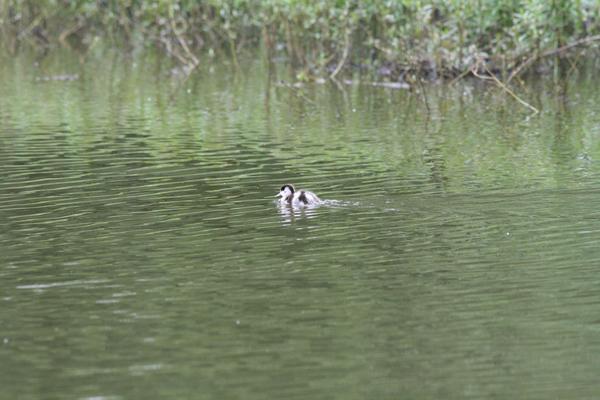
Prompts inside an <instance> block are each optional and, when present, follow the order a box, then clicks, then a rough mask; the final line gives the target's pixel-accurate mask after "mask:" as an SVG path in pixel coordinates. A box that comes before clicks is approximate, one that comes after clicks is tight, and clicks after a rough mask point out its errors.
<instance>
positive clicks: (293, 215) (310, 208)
mask: <svg viewBox="0 0 600 400" xmlns="http://www.w3.org/2000/svg"><path fill="white" fill-rule="evenodd" d="M276 204H277V210H278V211H279V214H280V215H281V222H282V224H284V225H289V224H291V223H293V222H294V221H295V220H298V219H302V218H307V219H309V218H314V217H316V216H317V214H318V209H319V207H323V206H324V205H321V204H315V205H306V206H301V207H295V206H292V205H291V204H285V203H282V202H279V201H277V202H276Z"/></svg>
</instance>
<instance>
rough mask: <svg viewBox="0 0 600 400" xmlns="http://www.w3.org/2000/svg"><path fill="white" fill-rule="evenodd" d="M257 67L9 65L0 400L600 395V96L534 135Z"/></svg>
mask: <svg viewBox="0 0 600 400" xmlns="http://www.w3.org/2000/svg"><path fill="white" fill-rule="evenodd" d="M92 57H93V56H92ZM247 65H248V67H247V69H246V70H245V71H244V72H242V73H236V72H235V70H233V69H232V68H230V67H228V66H225V67H215V68H213V69H211V68H209V67H206V68H205V69H203V70H201V71H200V72H199V73H198V74H196V75H195V76H194V77H193V78H191V79H189V80H187V81H182V80H181V78H179V77H177V76H173V75H172V74H171V71H170V70H169V66H168V65H167V63H165V62H163V61H162V60H160V57H158V56H153V55H151V54H150V55H134V56H133V58H127V57H123V56H119V55H114V54H111V53H105V54H100V55H96V59H95V60H92V61H90V60H88V62H86V63H84V64H79V63H78V60H77V58H76V57H74V56H73V55H69V54H58V55H54V56H51V57H49V58H46V59H42V60H41V61H39V63H37V64H36V63H35V61H34V60H33V59H32V58H31V57H29V56H27V55H21V56H19V57H16V58H14V59H10V60H9V59H5V60H4V61H3V62H2V63H0V90H1V92H2V96H1V97H0V170H1V171H2V180H1V181H0V223H1V224H0V226H1V228H0V250H1V252H0V360H1V361H2V362H0V384H1V386H2V391H1V393H0V398H2V399H15V398H19V399H38V398H57V399H58V398H60V399H131V398H157V399H158V398H194V399H217V398H218V399H234V398H243V399H254V398H255V399H264V398H288V399H292V398H297V399H307V398H312V399H332V398H335V399H354V398H356V399H358V398H372V399H378V398H414V399H417V398H418V399H440V398H446V399H467V398H472V399H480V398H499V399H500V398H502V399H505V398H528V399H548V398H560V399H571V398H572V399H593V398H598V397H599V396H600V385H599V384H598V378H597V377H598V376H599V375H600V357H598V355H599V354H600V318H599V316H598V310H599V309H600V296H599V295H598V293H599V292H598V284H599V283H600V270H599V269H598V265H600V263H599V261H600V247H599V246H598V243H599V242H600V211H598V210H599V209H598V204H599V203H600V202H599V200H600V183H598V182H600V116H599V115H598V112H597V104H598V102H599V100H600V99H599V96H600V95H599V94H598V92H597V90H595V86H594V83H593V82H594V80H593V79H594V78H593V74H591V75H590V76H589V77H588V76H587V75H585V74H583V75H580V76H576V77H574V78H573V79H570V80H569V81H568V82H565V86H564V87H563V88H562V92H556V91H554V90H553V89H552V87H551V85H549V84H542V85H539V87H529V88H527V89H526V90H525V92H524V93H525V95H526V96H527V98H528V100H529V101H532V102H534V103H535V105H536V106H537V107H539V108H541V109H542V113H541V114H540V115H537V116H531V115H529V114H528V110H527V109H525V108H523V107H522V106H520V105H518V104H517V103H516V102H514V101H513V100H511V99H510V98H508V97H507V96H504V95H502V94H501V93H499V92H498V90H497V89H493V88H492V89H490V88H489V87H485V86H479V85H455V86H451V87H448V86H445V85H439V86H434V87H430V88H428V90H427V96H426V100H427V106H429V111H427V108H426V104H425V97H424V96H422V95H420V94H418V93H417V94H411V93H409V92H406V91H398V90H389V89H381V88H373V87H369V86H367V85H356V86H342V88H341V89H340V88H338V87H336V86H335V85H309V86H307V87H304V88H300V89H297V88H291V87H289V86H287V85H282V84H278V83H277V82H279V80H280V79H281V78H282V77H276V78H274V79H273V80H271V81H269V80H268V79H266V73H265V70H264V67H263V66H262V65H261V64H260V63H250V62H249V63H247ZM62 74H77V75H78V79H76V80H72V81H57V80H48V79H43V78H44V77H51V76H53V75H62ZM521 93H522V94H523V92H521ZM287 182H292V183H295V184H296V185H297V186H300V187H304V188H306V189H310V190H313V191H315V192H316V193H317V194H318V195H319V196H321V197H322V198H324V199H326V200H327V201H326V204H325V205H323V206H321V207H318V208H313V209H304V210H296V209H290V208H286V207H278V206H277V205H276V204H275V203H274V195H275V194H276V193H277V192H278V189H279V187H280V186H281V185H282V184H283V183H287Z"/></svg>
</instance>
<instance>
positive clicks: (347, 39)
mask: <svg viewBox="0 0 600 400" xmlns="http://www.w3.org/2000/svg"><path fill="white" fill-rule="evenodd" d="M351 35H352V29H350V28H346V37H345V40H344V42H345V45H344V52H343V54H342V59H341V60H340V62H339V63H338V65H337V67H335V70H334V71H333V72H332V73H331V75H329V78H330V79H335V77H336V75H337V74H339V73H340V71H341V70H342V68H343V67H344V64H346V60H347V59H348V54H349V53H350V44H351V41H350V36H351Z"/></svg>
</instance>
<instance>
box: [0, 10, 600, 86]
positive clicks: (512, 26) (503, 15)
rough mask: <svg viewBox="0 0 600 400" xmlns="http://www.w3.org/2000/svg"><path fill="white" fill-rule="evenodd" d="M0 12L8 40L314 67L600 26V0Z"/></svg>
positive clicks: (379, 62)
mask: <svg viewBox="0 0 600 400" xmlns="http://www.w3.org/2000/svg"><path fill="white" fill-rule="evenodd" d="M0 13H1V14H2V15H1V22H0V23H1V29H0V32H1V33H2V37H3V39H4V42H5V43H13V44H14V43H16V42H19V41H20V40H24V39H28V38H31V37H34V34H35V37H37V38H38V42H39V41H41V42H44V43H45V45H51V44H52V43H54V42H56V41H57V39H58V38H61V37H62V38H63V39H64V38H68V39H69V40H71V41H75V42H77V41H78V40H79V41H82V40H83V39H84V38H85V36H86V35H87V36H90V35H92V36H93V35H96V36H100V35H101V34H103V33H109V37H111V38H115V37H117V36H124V37H126V38H130V37H136V38H139V37H142V38H145V39H146V41H145V42H146V43H152V44H153V43H157V42H158V43H161V44H162V45H164V46H165V47H166V48H168V49H173V48H175V50H173V51H177V47H178V46H180V45H181V43H182V40H184V41H185V43H186V44H187V45H189V46H190V48H192V49H205V50H207V49H210V50H211V51H219V50H220V49H223V50H226V51H231V52H232V54H233V55H234V56H235V53H236V52H238V51H240V50H242V49H245V48H255V47H256V46H259V45H261V44H262V45H264V46H265V47H266V48H267V50H268V51H269V54H271V55H273V54H275V53H277V52H279V53H282V54H283V55H287V58H288V60H289V62H290V63H291V64H292V65H295V66H297V67H298V68H300V69H301V70H303V71H305V73H306V72H308V73H310V74H312V75H314V74H322V73H324V72H325V70H326V68H332V67H333V66H335V65H336V64H337V63H338V62H340V59H341V58H342V55H343V54H344V52H345V51H346V50H350V51H349V59H348V60H347V64H350V63H352V64H354V65H367V66H370V67H378V66H385V65H394V66H396V67H398V66H400V67H401V68H404V69H405V70H407V69H415V68H421V66H422V65H423V63H424V62H427V64H428V65H429V66H430V67H431V68H435V69H437V70H438V71H448V72H449V73H450V74H456V73H459V72H461V71H463V70H465V69H466V68H469V67H470V66H472V65H474V63H476V62H478V61H480V60H482V59H485V60H487V61H488V62H489V60H492V61H493V62H494V63H495V64H497V65H511V63H512V64H514V63H515V62H516V60H519V59H521V58H522V57H523V56H524V55H527V54H535V53H536V52H540V51H544V50H547V49H552V48H556V47H558V46H560V45H563V44H565V43H569V42H572V41H574V40H577V39H580V38H582V37H586V36H589V35H595V34H599V33H600V15H599V14H600V3H599V2H597V1H593V0H450V1H444V0H428V1H425V0H384V1H381V0H364V1H358V0H325V1H309V0H265V1H259V0H204V1H197V0H154V1H144V0H76V1H67V0H0ZM74 26H76V27H77V29H74V28H73V27H74ZM69 29H73V31H72V32H71V31H69ZM132 32H136V33H137V34H136V35H132ZM119 33H123V35H118V34H119ZM61 35H62V36H61ZM30 41H35V40H30ZM46 42H47V43H46Z"/></svg>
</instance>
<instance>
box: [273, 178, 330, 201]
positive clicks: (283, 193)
mask: <svg viewBox="0 0 600 400" xmlns="http://www.w3.org/2000/svg"><path fill="white" fill-rule="evenodd" d="M277 196H278V197H279V202H280V203H283V204H290V205H292V206H310V205H317V204H319V203H321V199H320V198H319V196H317V195H316V194H314V193H313V192H309V191H308V190H304V189H299V190H296V189H294V185H292V184H289V183H286V184H285V185H283V186H282V187H281V190H280V191H279V194H278V195H277Z"/></svg>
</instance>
